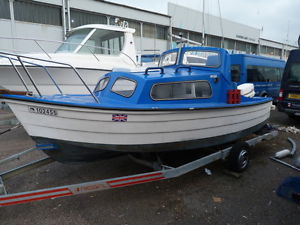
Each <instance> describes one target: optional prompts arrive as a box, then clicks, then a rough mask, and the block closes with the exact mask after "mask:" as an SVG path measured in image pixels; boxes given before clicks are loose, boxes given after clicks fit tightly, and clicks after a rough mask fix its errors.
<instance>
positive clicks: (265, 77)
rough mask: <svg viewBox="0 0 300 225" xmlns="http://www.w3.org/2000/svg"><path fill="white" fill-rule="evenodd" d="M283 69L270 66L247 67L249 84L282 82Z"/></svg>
mask: <svg viewBox="0 0 300 225" xmlns="http://www.w3.org/2000/svg"><path fill="white" fill-rule="evenodd" d="M281 77H282V69H281V68H276V67H268V66H253V65H249V66H247V82H280V81H281Z"/></svg>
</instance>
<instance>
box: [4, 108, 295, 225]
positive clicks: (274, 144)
mask: <svg viewBox="0 0 300 225" xmlns="http://www.w3.org/2000/svg"><path fill="white" fill-rule="evenodd" d="M270 122H271V123H272V124H277V125H280V126H296V127H297V128H300V119H298V120H291V119H289V118H288V117H287V116H286V115H285V114H283V113H280V112H277V111H272V114H271V119H270ZM5 128H6V127H3V126H2V127H0V133H1V130H2V131H3V130H5ZM287 137H291V138H293V139H294V140H295V141H296V143H297V145H298V146H300V134H291V133H286V132H280V133H279V135H278V137H276V138H275V139H273V140H271V141H267V142H262V143H260V144H258V145H256V146H255V147H254V148H252V149H251V164H250V167H249V168H248V169H247V170H246V171H245V172H243V173H242V175H241V177H240V178H236V177H234V176H231V175H228V174H227V173H225V171H226V170H224V164H223V163H222V162H221V161H218V162H215V163H213V164H210V165H208V166H206V168H208V169H209V170H210V171H211V172H212V175H207V174H206V173H205V170H204V169H205V168H200V169H197V170H195V171H193V172H191V173H188V174H186V175H184V176H181V177H178V178H175V179H170V180H163V181H156V182H152V183H146V184H140V185H135V186H130V187H124V188H118V189H112V190H105V191H100V192H94V193H87V194H82V195H76V196H72V197H66V198H57V199H50V200H44V201H39V202H32V203H26V204H21V205H14V206H8V207H3V208H0V224H1V225H12V224H13V225H19V224H30V225H31V224H33V225H41V224H42V225H52V224H53V225H54V224H55V225H57V224H60V225H65V224H72V225H76V224H79V225H93V224H103V225H121V224H122V225H126V224H127V225H152V224H153V225H154V224H155V225H177V224H178V225H194V224H195V225H196V224H197V225H199V224H214V225H218V224H224V225H238V224H241V225H245V224H249V225H250V224H251V225H252V224H255V225H270V224H272V225H277V224H287V225H297V224H300V222H299V221H300V205H298V204H296V203H294V202H290V201H288V200H285V199H283V198H280V197H278V196H277V195H276V193H275V192H276V189H277V187H278V186H279V185H280V183H281V182H282V181H283V180H284V179H285V178H286V177H288V176H299V172H297V171H295V170H293V169H291V168H288V167H285V166H283V165H281V164H278V163H276V162H273V161H271V160H270V159H269V157H270V156H272V155H274V153H275V152H277V151H279V150H282V149H284V148H290V144H289V143H288V142H287ZM33 145H34V143H33V141H32V140H31V139H30V138H29V137H28V135H27V134H26V132H25V131H24V129H23V128H17V129H14V130H12V131H10V132H7V133H5V134H3V135H0V159H2V158H4V157H7V156H9V155H11V154H14V153H17V152H19V151H22V150H24V149H27V148H30V147H31V146H33ZM297 154H298V155H300V150H298V152H297ZM43 156H44V154H43V153H42V152H35V153H33V154H31V155H30V156H26V157H24V158H22V159H21V162H28V161H30V160H32V159H38V158H40V157H43ZM285 161H287V162H292V159H285ZM21 162H20V161H16V162H12V163H9V165H7V166H5V167H4V166H1V167H0V170H1V171H3V170H7V169H8V168H13V167H15V166H17V165H20V163H21ZM146 171H149V170H148V169H147V168H145V167H143V166H141V165H138V164H136V163H134V162H132V161H131V160H130V159H128V158H127V157H120V158H115V159H111V160H106V161H98V162H93V163H81V164H72V165H70V164H69V165H66V164H61V163H58V162H54V163H52V164H49V165H47V166H44V167H41V168H39V169H36V170H34V171H30V172H27V173H25V174H21V175H18V176H17V177H14V178H12V179H11V180H8V181H7V190H8V192H21V191H29V190H34V189H37V188H46V187H51V186H58V185H66V184H73V183H81V182H85V181H92V180H96V179H104V178H111V177H118V176H124V175H130V174H137V173H142V172H146Z"/></svg>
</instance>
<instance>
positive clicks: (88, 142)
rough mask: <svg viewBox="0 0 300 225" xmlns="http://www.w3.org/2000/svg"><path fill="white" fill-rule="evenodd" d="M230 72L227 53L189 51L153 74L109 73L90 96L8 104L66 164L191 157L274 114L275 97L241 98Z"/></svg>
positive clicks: (171, 55) (10, 98) (14, 98)
mask: <svg viewBox="0 0 300 225" xmlns="http://www.w3.org/2000/svg"><path fill="white" fill-rule="evenodd" d="M230 66H231V62H230V56H229V53H228V52H227V51H226V50H224V49H220V48H210V47H183V48H180V49H172V50H169V51H167V52H165V53H163V54H162V56H161V59H160V62H159V67H156V68H148V69H146V71H145V72H135V73H132V72H126V71H123V72H122V71H119V72H110V73H107V74H105V75H102V76H101V77H100V80H99V82H98V83H97V85H96V88H95V89H94V91H93V92H91V94H89V95H62V94H59V95H51V96H44V95H40V96H28V95H23V96H22V95H13V94H2V95H0V98H1V100H3V101H5V102H6V103H7V104H8V105H9V106H10V107H11V109H12V110H13V112H14V113H15V115H16V116H17V118H18V119H19V120H20V122H21V123H22V124H23V126H24V128H25V130H26V131H27V133H28V134H29V135H30V136H31V137H32V138H33V139H34V140H35V141H36V143H37V144H39V145H45V146H47V145H49V144H50V145H52V146H54V147H53V148H50V149H47V148H45V149H44V152H45V153H47V154H48V155H50V156H51V157H52V158H54V159H55V160H58V161H62V162H69V161H88V160H94V159H97V158H105V157H110V156H112V155H114V154H116V153H117V154H118V153H155V152H167V151H189V150H195V149H201V148H204V147H209V146H214V145H220V144H224V143H229V142H233V141H236V140H238V139H240V138H243V137H245V136H246V135H249V134H251V133H253V132H256V131H258V130H259V129H261V128H262V127H263V126H264V125H265V123H266V121H267V120H268V118H269V116H270V108H271V102H272V99H271V98H261V97H254V98H248V97H244V96H240V92H239V91H238V90H237V85H236V83H234V82H232V80H231V73H230Z"/></svg>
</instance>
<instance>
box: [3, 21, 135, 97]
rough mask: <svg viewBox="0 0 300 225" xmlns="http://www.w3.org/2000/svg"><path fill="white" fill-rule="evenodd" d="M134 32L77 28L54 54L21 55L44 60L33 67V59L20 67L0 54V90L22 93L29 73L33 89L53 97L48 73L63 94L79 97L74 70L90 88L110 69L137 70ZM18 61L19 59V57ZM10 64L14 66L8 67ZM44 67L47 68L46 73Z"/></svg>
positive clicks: (54, 91) (100, 26)
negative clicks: (35, 87)
mask: <svg viewBox="0 0 300 225" xmlns="http://www.w3.org/2000/svg"><path fill="white" fill-rule="evenodd" d="M134 32H135V30H134V29H131V28H128V27H121V26H112V25H103V24H90V25H84V26H80V27H77V28H75V29H73V30H72V31H71V32H69V33H68V35H67V40H66V41H65V42H63V43H62V44H61V46H60V47H59V48H58V49H57V50H56V51H55V53H47V52H46V51H45V50H44V49H42V50H43V51H44V53H38V54H37V53H33V54H24V56H27V57H33V58H39V59H43V60H45V61H44V62H43V63H41V62H40V61H39V65H37V64H36V60H34V59H28V58H26V60H25V59H23V64H24V65H26V69H24V68H23V67H22V64H21V63H20V62H19V61H18V60H12V62H10V61H9V59H8V58H7V57H5V56H3V54H0V84H1V86H3V87H4V88H7V89H12V90H18V91H22V90H24V85H23V83H24V82H25V83H26V84H27V86H29V88H32V87H33V85H34V84H32V81H31V80H30V79H28V78H27V76H26V73H27V72H29V73H30V75H31V76H32V78H33V79H34V81H35V83H36V85H37V86H39V87H40V89H41V90H43V94H46V95H49V94H57V93H58V91H57V89H56V88H55V87H54V86H53V85H52V80H51V79H49V77H48V74H47V73H50V74H52V76H53V79H54V80H55V81H56V82H57V84H59V85H60V88H61V90H62V91H63V92H64V93H71V94H80V93H81V94H83V93H85V89H84V88H83V87H82V84H81V82H80V80H78V79H76V78H74V74H73V70H72V69H71V68H70V66H69V65H71V66H72V67H75V68H76V69H77V70H78V71H79V72H80V74H81V76H82V78H83V79H84V80H85V82H86V83H87V84H88V86H89V87H90V88H92V89H93V88H94V87H95V85H96V83H97V81H98V79H99V76H101V75H103V74H105V73H107V72H109V71H112V70H128V71H132V70H138V69H137V53H136V49H135V45H134V38H133V33H134ZM20 59H21V60H22V57H20ZM47 60H50V61H56V62H63V63H65V64H67V65H62V64H61V65H57V64H52V63H51V62H49V61H47ZM11 63H14V65H12V64H11ZM44 67H47V71H46V70H45V68H44ZM16 69H17V70H18V73H20V74H22V75H23V77H25V78H24V82H23V81H22V80H20V78H19V77H18V76H16V74H15V73H16V71H15V70H16ZM26 70H27V71H26Z"/></svg>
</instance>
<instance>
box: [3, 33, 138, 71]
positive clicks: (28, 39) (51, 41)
mask: <svg viewBox="0 0 300 225" xmlns="http://www.w3.org/2000/svg"><path fill="white" fill-rule="evenodd" d="M0 39H8V40H21V41H33V42H35V43H36V44H37V46H38V47H39V48H40V49H41V50H42V51H43V53H44V54H45V55H46V56H47V57H48V58H49V59H52V58H51V56H50V54H49V53H47V51H46V50H45V49H44V48H43V47H42V46H41V45H40V44H39V43H38V42H49V43H56V44H57V43H59V44H69V45H79V46H81V47H87V49H88V50H89V51H90V52H91V54H92V55H93V56H94V57H95V58H96V59H97V61H100V60H99V58H98V57H97V56H96V54H95V53H93V52H92V50H91V49H90V48H96V49H101V50H107V51H110V52H118V53H119V54H122V55H124V56H126V57H127V58H128V59H129V60H130V61H131V62H133V64H134V65H135V66H137V63H136V62H135V61H134V59H132V58H131V57H130V56H129V55H128V54H126V53H124V52H123V51H118V50H115V49H111V48H105V47H99V46H94V45H87V44H81V43H71V42H67V41H53V40H43V39H34V38H20V37H4V36H0ZM14 51H17V50H14ZM19 52H20V51H19Z"/></svg>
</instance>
